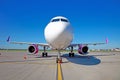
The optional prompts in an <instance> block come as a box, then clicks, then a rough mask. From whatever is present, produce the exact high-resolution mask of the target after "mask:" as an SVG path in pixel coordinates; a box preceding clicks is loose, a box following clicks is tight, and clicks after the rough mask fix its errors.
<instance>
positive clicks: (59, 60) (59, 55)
mask: <svg viewBox="0 0 120 80" xmlns="http://www.w3.org/2000/svg"><path fill="white" fill-rule="evenodd" d="M56 63H62V58H61V53H60V50H58V57H57V58H56Z"/></svg>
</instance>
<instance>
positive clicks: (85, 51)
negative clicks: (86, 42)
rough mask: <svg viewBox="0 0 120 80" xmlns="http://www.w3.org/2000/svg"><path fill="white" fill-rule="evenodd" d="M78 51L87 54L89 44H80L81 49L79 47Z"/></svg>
mask: <svg viewBox="0 0 120 80" xmlns="http://www.w3.org/2000/svg"><path fill="white" fill-rule="evenodd" d="M78 53H80V54H83V55H84V54H87V53H88V46H83V45H80V46H79V49H78Z"/></svg>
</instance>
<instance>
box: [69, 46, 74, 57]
mask: <svg viewBox="0 0 120 80" xmlns="http://www.w3.org/2000/svg"><path fill="white" fill-rule="evenodd" d="M74 56H75V55H74V53H73V46H71V51H70V53H69V57H74Z"/></svg>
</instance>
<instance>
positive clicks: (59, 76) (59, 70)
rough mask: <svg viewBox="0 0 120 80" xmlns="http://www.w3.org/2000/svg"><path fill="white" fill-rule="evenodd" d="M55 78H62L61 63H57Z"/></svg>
mask: <svg viewBox="0 0 120 80" xmlns="http://www.w3.org/2000/svg"><path fill="white" fill-rule="evenodd" d="M57 80H63V75H62V69H61V64H60V63H58V64H57Z"/></svg>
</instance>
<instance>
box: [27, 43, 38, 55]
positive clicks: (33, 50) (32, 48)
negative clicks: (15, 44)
mask: <svg viewBox="0 0 120 80" xmlns="http://www.w3.org/2000/svg"><path fill="white" fill-rule="evenodd" d="M38 50H39V49H38V45H35V44H33V45H30V46H29V47H28V52H29V53H33V54H36V53H38Z"/></svg>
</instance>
